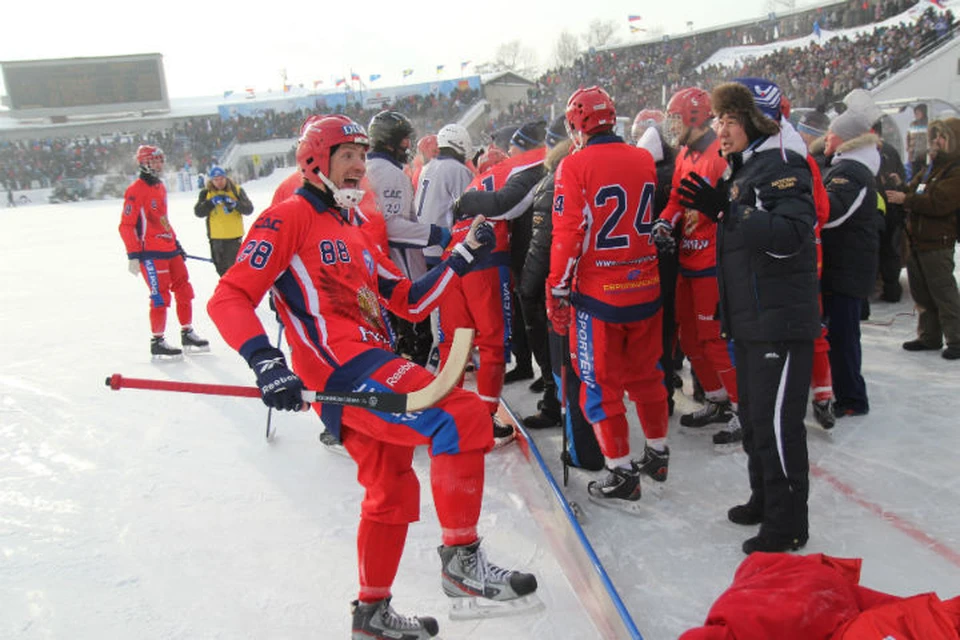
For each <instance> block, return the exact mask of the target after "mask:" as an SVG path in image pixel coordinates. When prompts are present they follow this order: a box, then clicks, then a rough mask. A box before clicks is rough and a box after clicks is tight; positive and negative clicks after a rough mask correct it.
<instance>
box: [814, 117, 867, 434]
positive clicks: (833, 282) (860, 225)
mask: <svg viewBox="0 0 960 640" xmlns="http://www.w3.org/2000/svg"><path fill="white" fill-rule="evenodd" d="M826 143H827V146H826V153H827V156H828V157H829V158H830V166H829V168H828V169H827V170H826V172H825V173H824V174H823V184H824V186H825V187H826V189H827V194H828V195H829V196H830V219H829V220H828V221H827V223H826V224H824V225H823V232H822V234H821V239H822V241H823V275H822V277H821V281H820V287H821V291H822V292H823V317H824V320H825V321H826V323H827V341H828V342H829V343H830V371H831V373H832V375H833V394H834V397H835V398H836V402H835V403H834V405H833V414H834V415H835V416H837V417H838V418H842V417H843V416H851V415H864V414H866V413H868V412H869V411H870V403H869V401H868V400H867V385H866V382H864V379H863V376H862V375H861V373H860V367H861V363H862V354H861V350H860V310H861V304H862V303H863V300H864V299H865V298H867V297H868V296H869V295H870V294H871V293H872V292H873V285H874V282H875V281H876V276H877V268H878V266H879V263H880V222H881V218H880V216H879V214H878V212H877V182H876V179H875V178H874V176H875V175H876V174H877V172H878V171H879V170H880V151H879V149H878V148H877V144H878V143H879V139H878V138H877V136H876V135H874V134H872V133H870V122H869V121H868V120H867V119H866V118H864V117H863V116H861V115H858V114H856V113H854V112H852V111H846V112H844V113H843V114H842V115H840V116H837V117H836V118H835V119H834V120H833V122H831V123H830V130H829V131H828V132H827V139H826Z"/></svg>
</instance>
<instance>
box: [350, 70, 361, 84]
mask: <svg viewBox="0 0 960 640" xmlns="http://www.w3.org/2000/svg"><path fill="white" fill-rule="evenodd" d="M350 79H351V80H353V81H354V82H360V74H359V73H354V72H352V71H351V72H350Z"/></svg>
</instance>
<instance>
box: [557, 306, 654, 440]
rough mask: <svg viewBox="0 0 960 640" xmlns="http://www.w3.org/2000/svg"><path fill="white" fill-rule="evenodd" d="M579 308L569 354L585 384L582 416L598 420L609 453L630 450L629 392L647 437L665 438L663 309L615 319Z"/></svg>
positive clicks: (595, 422) (596, 427) (599, 436)
mask: <svg viewBox="0 0 960 640" xmlns="http://www.w3.org/2000/svg"><path fill="white" fill-rule="evenodd" d="M575 311H576V313H575V317H574V319H573V326H572V327H571V336H570V357H571V358H572V359H573V360H574V361H575V363H576V367H577V371H578V372H579V376H580V380H581V382H582V383H583V384H581V386H580V406H581V408H582V409H583V415H584V416H585V417H586V419H587V420H588V421H589V422H590V423H591V424H593V430H594V432H595V433H596V435H597V441H598V442H599V443H600V451H601V452H602V453H603V455H604V457H607V458H621V457H623V456H626V455H629V454H630V429H629V427H628V425H627V418H626V411H627V410H626V406H624V403H623V393H624V391H626V392H627V394H628V396H629V397H630V400H631V401H633V403H634V404H635V405H636V409H637V416H638V417H639V418H640V426H641V427H642V428H643V433H644V435H645V436H646V437H647V439H652V438H665V437H666V435H667V421H668V415H667V390H666V388H665V387H664V386H663V371H662V370H661V369H660V366H659V364H660V354H661V352H662V350H663V349H662V342H661V338H662V335H661V334H662V333H663V312H662V311H657V313H656V315H654V316H653V317H650V318H647V319H646V320H640V321H638V322H628V323H623V324H613V323H609V322H604V321H603V320H598V319H596V318H593V317H591V316H590V315H589V314H587V313H585V312H583V311H580V310H575Z"/></svg>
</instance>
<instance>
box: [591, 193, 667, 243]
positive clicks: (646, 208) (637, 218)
mask: <svg viewBox="0 0 960 640" xmlns="http://www.w3.org/2000/svg"><path fill="white" fill-rule="evenodd" d="M655 190H656V187H655V185H654V184H653V183H652V182H647V183H645V184H644V185H643V192H642V193H641V194H640V206H639V207H637V212H636V214H634V217H633V228H634V229H635V230H636V232H637V235H640V236H649V235H650V230H651V229H652V228H653V195H654V191H655ZM611 200H613V205H614V207H613V211H611V212H610V215H609V216H608V217H607V220H606V222H604V223H603V226H602V227H600V230H599V231H598V232H597V240H596V247H597V249H622V248H623V247H629V246H630V236H629V235H627V234H625V233H621V234H618V235H613V232H614V230H615V229H616V228H617V225H618V224H619V223H620V218H622V217H623V214H624V213H626V211H627V192H626V191H625V190H624V188H623V187H622V186H620V185H619V184H611V185H607V186H605V187H601V188H600V189H599V190H598V191H597V195H596V197H595V198H594V199H593V204H594V205H595V206H596V207H602V206H603V205H605V204H607V203H608V202H610V201H611Z"/></svg>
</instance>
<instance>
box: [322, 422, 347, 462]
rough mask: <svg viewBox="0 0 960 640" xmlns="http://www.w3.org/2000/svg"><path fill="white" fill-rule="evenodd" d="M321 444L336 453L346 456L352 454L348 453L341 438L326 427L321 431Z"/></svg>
mask: <svg viewBox="0 0 960 640" xmlns="http://www.w3.org/2000/svg"><path fill="white" fill-rule="evenodd" d="M320 444H322V445H323V448H324V449H326V450H327V451H330V452H331V453H335V454H337V455H340V456H344V457H346V458H349V457H350V454H349V453H347V450H346V448H344V446H343V443H342V442H340V439H339V438H337V436H335V435H333V434H332V433H330V432H329V431H327V430H326V429H324V430H323V431H322V432H321V433H320Z"/></svg>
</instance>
